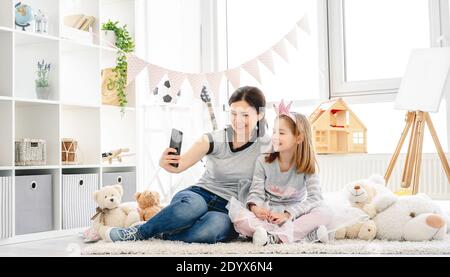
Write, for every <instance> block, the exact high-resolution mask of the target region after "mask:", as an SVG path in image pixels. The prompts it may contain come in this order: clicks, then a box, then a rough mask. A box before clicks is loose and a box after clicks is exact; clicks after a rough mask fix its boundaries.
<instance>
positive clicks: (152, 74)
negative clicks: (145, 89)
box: [147, 64, 167, 92]
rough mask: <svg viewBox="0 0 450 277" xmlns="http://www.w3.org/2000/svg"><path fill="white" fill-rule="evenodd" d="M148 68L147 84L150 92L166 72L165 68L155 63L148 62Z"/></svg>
mask: <svg viewBox="0 0 450 277" xmlns="http://www.w3.org/2000/svg"><path fill="white" fill-rule="evenodd" d="M147 70H148V84H149V89H150V92H152V91H153V89H154V88H155V87H156V86H157V85H158V84H159V82H160V81H161V79H162V77H163V76H164V75H165V74H166V73H167V69H165V68H162V67H159V66H157V65H153V64H149V66H148V67H147Z"/></svg>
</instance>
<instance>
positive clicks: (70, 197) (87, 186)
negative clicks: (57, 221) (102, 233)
mask: <svg viewBox="0 0 450 277" xmlns="http://www.w3.org/2000/svg"><path fill="white" fill-rule="evenodd" d="M98 183H99V182H98V174H96V173H95V174H63V178H62V210H63V212H62V227H63V229H72V228H81V227H87V226H90V225H91V217H92V216H93V215H94V214H95V209H96V207H97V204H96V203H95V201H94V199H93V198H92V195H93V193H94V192H95V191H96V190H98Z"/></svg>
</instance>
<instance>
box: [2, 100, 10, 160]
mask: <svg viewBox="0 0 450 277" xmlns="http://www.w3.org/2000/svg"><path fill="white" fill-rule="evenodd" d="M12 122H13V109H12V102H11V101H2V100H0V128H1V131H0V166H11V165H12V164H13V156H12V155H13V148H12V145H13V142H12V140H13V126H12V125H13V124H12Z"/></svg>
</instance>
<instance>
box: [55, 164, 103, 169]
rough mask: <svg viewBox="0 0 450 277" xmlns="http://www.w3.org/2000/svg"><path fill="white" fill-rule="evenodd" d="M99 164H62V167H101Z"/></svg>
mask: <svg viewBox="0 0 450 277" xmlns="http://www.w3.org/2000/svg"><path fill="white" fill-rule="evenodd" d="M99 167H100V166H99V165H98V164H75V165H62V169H74V168H99Z"/></svg>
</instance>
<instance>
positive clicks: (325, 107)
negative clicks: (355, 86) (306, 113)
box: [309, 98, 367, 129]
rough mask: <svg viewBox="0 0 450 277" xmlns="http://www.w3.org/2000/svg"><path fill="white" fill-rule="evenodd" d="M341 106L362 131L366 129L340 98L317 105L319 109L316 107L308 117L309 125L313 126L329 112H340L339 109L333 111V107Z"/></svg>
mask: <svg viewBox="0 0 450 277" xmlns="http://www.w3.org/2000/svg"><path fill="white" fill-rule="evenodd" d="M338 103H339V104H341V105H343V106H344V107H345V109H346V110H347V111H349V113H350V114H351V116H353V118H354V119H355V120H356V121H357V122H358V123H359V124H361V126H362V127H363V128H364V129H367V128H366V126H365V125H364V123H362V121H361V120H360V119H359V118H358V117H357V116H356V114H355V113H354V112H353V111H352V110H351V109H350V108H349V107H348V105H347V104H346V103H345V102H344V100H342V98H337V99H332V100H329V101H326V102H323V103H322V104H320V105H319V107H317V109H315V110H314V112H313V113H312V114H311V116H310V117H309V120H310V122H311V124H314V123H315V122H316V121H317V120H318V119H319V118H321V117H322V116H323V115H324V114H326V113H327V112H331V113H335V112H336V111H337V110H341V109H334V107H335V106H336V105H337V104H338Z"/></svg>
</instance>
